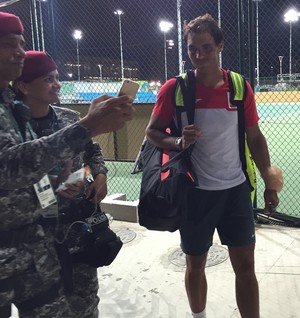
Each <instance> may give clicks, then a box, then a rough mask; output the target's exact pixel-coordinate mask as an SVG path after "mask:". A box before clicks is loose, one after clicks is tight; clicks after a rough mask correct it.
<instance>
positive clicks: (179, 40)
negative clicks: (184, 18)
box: [177, 0, 182, 74]
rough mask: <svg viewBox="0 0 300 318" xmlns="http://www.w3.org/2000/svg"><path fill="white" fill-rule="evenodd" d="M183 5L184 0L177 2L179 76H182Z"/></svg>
mask: <svg viewBox="0 0 300 318" xmlns="http://www.w3.org/2000/svg"><path fill="white" fill-rule="evenodd" d="M181 4H182V0H177V34H178V68H179V74H181V73H182V72H181V69H182V67H181V66H182V33H181V32H182V31H181V28H182V25H181Z"/></svg>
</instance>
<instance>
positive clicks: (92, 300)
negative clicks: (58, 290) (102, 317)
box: [66, 263, 99, 318]
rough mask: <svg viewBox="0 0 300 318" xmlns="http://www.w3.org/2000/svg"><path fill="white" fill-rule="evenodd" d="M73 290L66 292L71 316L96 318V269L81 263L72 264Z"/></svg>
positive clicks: (97, 301)
mask: <svg viewBox="0 0 300 318" xmlns="http://www.w3.org/2000/svg"><path fill="white" fill-rule="evenodd" d="M72 281H73V291H72V292H71V293H67V294H66V295H67V300H68V304H69V306H70V309H71V312H72V318H98V316H99V313H98V304H99V297H98V296H97V293H98V288H99V284H98V277H97V269H96V268H92V267H91V266H89V265H87V264H83V263H74V264H73V273H72Z"/></svg>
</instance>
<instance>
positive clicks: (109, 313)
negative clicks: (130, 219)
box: [13, 221, 300, 318]
mask: <svg viewBox="0 0 300 318" xmlns="http://www.w3.org/2000/svg"><path fill="white" fill-rule="evenodd" d="M111 227H112V229H114V230H115V231H121V232H119V233H120V236H121V237H122V238H123V239H124V240H127V241H129V242H127V243H126V244H124V246H123V248H122V250H121V252H120V253H119V255H118V257H117V258H116V260H115V261H114V262H113V263H112V264H111V265H110V266H109V267H103V268H100V269H99V282H100V290H99V294H100V297H101V303H100V307H99V309H100V315H99V317H100V318H187V317H191V315H190V310H189V306H188V302H187V298H186V294H185V289H184V282H183V279H184V266H183V260H184V256H183V255H182V254H181V253H180V251H178V246H179V234H178V233H177V232H176V233H161V232H154V231H147V230H145V229H144V228H142V227H140V226H139V225H138V224H135V223H127V222H120V221H113V222H112V224H111ZM124 230H125V232H124ZM256 233H257V247H256V272H257V278H258V280H259V286H260V300H261V318H299V317H300V229H296V228H288V227H279V226H268V225H261V226H259V225H258V226H257V231H256ZM124 235H125V236H124ZM134 236H135V237H134ZM131 239H132V240H131ZM130 240H131V241H130ZM214 247H215V248H216V249H217V253H215V252H214V251H211V252H210V257H211V261H212V263H214V262H216V263H218V262H221V263H219V264H217V265H214V266H210V267H207V279H208V285H209V293H208V303H207V317H208V318H238V317H240V315H239V313H238V311H237V308H236V303H235V297H234V275H233V273H232V269H231V265H230V262H229V260H228V259H227V251H226V250H224V249H222V247H221V246H220V245H219V240H218V238H217V236H216V237H215V240H214ZM218 250H219V252H218ZM172 256H173V258H172ZM174 256H175V257H174ZM13 317H17V314H14V316H13Z"/></svg>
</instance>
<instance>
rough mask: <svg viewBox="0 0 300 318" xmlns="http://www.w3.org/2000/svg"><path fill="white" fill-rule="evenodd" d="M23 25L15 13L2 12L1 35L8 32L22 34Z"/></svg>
mask: <svg viewBox="0 0 300 318" xmlns="http://www.w3.org/2000/svg"><path fill="white" fill-rule="evenodd" d="M23 31H24V28H23V25H22V22H21V20H20V19H19V17H17V16H16V15H14V14H10V13H6V12H0V37H2V36H5V35H8V34H12V33H13V34H22V33H23Z"/></svg>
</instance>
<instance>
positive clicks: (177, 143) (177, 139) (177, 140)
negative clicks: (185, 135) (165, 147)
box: [175, 137, 182, 150]
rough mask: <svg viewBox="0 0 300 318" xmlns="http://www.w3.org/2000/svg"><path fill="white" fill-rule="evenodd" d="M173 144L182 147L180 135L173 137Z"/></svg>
mask: <svg viewBox="0 0 300 318" xmlns="http://www.w3.org/2000/svg"><path fill="white" fill-rule="evenodd" d="M175 145H176V146H179V148H180V150H181V149H182V137H177V138H176V139H175Z"/></svg>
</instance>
